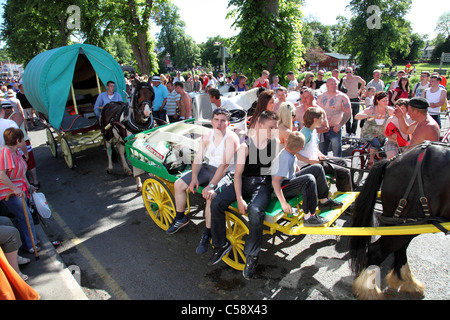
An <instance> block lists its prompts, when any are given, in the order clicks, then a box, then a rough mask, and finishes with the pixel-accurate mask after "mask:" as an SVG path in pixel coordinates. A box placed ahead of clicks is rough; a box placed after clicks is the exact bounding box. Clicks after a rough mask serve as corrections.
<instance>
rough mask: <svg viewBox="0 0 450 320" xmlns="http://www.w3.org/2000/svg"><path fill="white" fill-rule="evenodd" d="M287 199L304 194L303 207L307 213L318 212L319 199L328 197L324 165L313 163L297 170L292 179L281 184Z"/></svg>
mask: <svg viewBox="0 0 450 320" xmlns="http://www.w3.org/2000/svg"><path fill="white" fill-rule="evenodd" d="M281 188H282V190H283V195H284V197H285V198H286V200H288V199H290V198H293V197H295V196H298V195H299V194H300V193H301V194H302V199H303V202H302V209H303V212H304V213H305V214H306V213H314V212H316V207H317V199H326V198H328V191H329V190H328V184H327V180H326V178H325V172H324V170H323V167H322V165H320V164H313V165H311V166H307V167H304V168H302V169H301V170H300V171H298V172H296V173H295V175H294V177H293V178H292V179H291V180H288V181H284V182H283V183H282V185H281Z"/></svg>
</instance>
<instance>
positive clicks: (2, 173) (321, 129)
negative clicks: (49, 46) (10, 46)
mask: <svg viewBox="0 0 450 320" xmlns="http://www.w3.org/2000/svg"><path fill="white" fill-rule="evenodd" d="M324 75H325V72H324V71H323V70H319V71H318V72H317V79H314V78H315V75H314V73H310V72H308V73H306V74H305V77H304V79H303V80H302V81H300V82H299V81H297V79H296V76H295V73H294V72H288V73H287V74H286V78H287V79H288V81H289V84H288V86H287V87H283V86H281V85H280V78H279V76H273V77H272V83H271V82H270V80H269V78H270V74H269V72H268V71H266V70H264V71H263V72H262V73H261V76H260V77H258V78H257V79H256V80H255V81H254V83H253V84H252V85H251V87H252V88H259V89H260V90H259V94H258V98H257V101H256V105H255V106H254V109H253V110H252V114H251V117H249V121H248V131H247V133H246V135H245V137H240V136H238V134H237V133H236V132H234V131H231V130H230V129H229V123H230V110H234V109H240V107H239V106H238V105H236V104H235V103H234V102H233V101H232V100H230V99H227V98H225V97H223V96H222V95H221V91H219V87H226V91H238V92H242V91H247V90H249V89H251V88H250V85H249V84H247V83H246V82H247V80H248V78H247V77H246V76H245V75H243V74H239V75H238V73H237V72H233V73H232V75H231V76H230V77H225V76H224V75H223V74H219V77H218V78H215V77H214V76H213V74H212V73H204V74H201V75H194V76H191V75H190V74H187V76H186V78H184V77H183V76H182V75H181V73H180V72H178V73H177V74H176V76H175V77H173V78H172V77H171V76H170V75H163V74H162V75H160V76H154V77H151V78H145V77H144V78H143V79H141V80H143V81H146V82H149V83H151V84H152V87H153V89H154V92H155V99H154V101H153V114H154V116H155V117H157V118H159V119H161V120H163V121H165V122H170V123H172V122H176V121H180V120H184V119H189V118H192V117H193V114H192V97H191V96H190V95H189V93H190V92H194V93H200V92H201V93H203V92H205V93H208V95H209V98H210V101H211V105H212V106H213V109H214V111H213V116H212V119H211V126H212V129H213V130H212V131H210V132H209V133H207V134H205V136H203V137H202V141H201V143H200V150H198V151H197V153H196V158H195V159H194V163H193V165H192V171H190V172H188V173H186V174H184V175H183V176H182V177H181V178H180V179H178V180H177V181H176V182H175V187H174V189H175V203H176V217H175V219H174V221H173V223H172V224H171V226H170V227H169V229H168V230H167V233H169V234H173V233H175V232H177V231H178V230H180V229H181V228H182V227H184V226H185V225H187V224H188V223H189V218H188V217H187V216H186V215H185V206H186V190H190V191H191V192H196V190H198V188H199V186H202V187H203V192H202V195H203V197H204V198H205V199H206V210H205V218H206V223H205V229H204V232H203V234H202V237H201V239H200V242H199V245H198V247H197V253H199V254H202V253H205V252H206V251H207V250H208V247H209V244H210V242H212V245H213V248H214V250H213V255H212V257H211V259H210V260H209V264H210V265H213V264H216V263H218V262H219V261H220V260H221V259H222V258H223V256H224V255H226V254H227V253H228V252H229V251H230V249H231V244H230V243H229V242H228V240H227V239H226V231H225V230H226V229H225V211H226V210H227V208H228V206H229V205H230V204H232V203H233V202H235V201H236V202H237V206H238V209H239V211H240V212H242V213H244V212H246V213H247V214H248V217H249V236H248V237H247V239H246V243H245V248H244V252H245V254H246V266H245V269H244V271H243V274H244V277H245V278H246V279H251V278H252V277H253V275H254V273H255V268H256V265H257V262H258V257H259V254H260V251H261V247H262V234H263V221H264V215H265V209H266V206H267V205H268V203H269V201H270V199H271V198H272V196H271V195H272V194H275V196H276V197H277V199H278V200H279V202H280V204H281V207H282V209H283V211H284V212H285V213H286V214H288V215H292V214H293V211H294V210H293V208H292V207H291V205H290V204H289V199H291V198H293V197H296V196H297V195H299V194H302V197H303V202H302V204H301V208H302V210H303V213H304V217H303V220H304V224H305V225H306V226H323V225H324V224H326V223H327V222H328V221H327V220H326V219H325V218H323V217H321V216H320V215H318V214H317V212H320V211H323V210H329V209H333V208H339V207H341V206H342V205H343V204H342V203H340V202H337V201H335V200H333V199H331V198H329V196H328V194H329V187H328V184H327V181H326V176H325V175H326V174H333V175H334V177H335V180H336V188H337V190H339V191H344V192H347V191H352V190H353V186H352V182H351V178H350V170H349V169H348V168H347V167H346V162H345V160H344V159H342V143H343V137H344V136H345V135H346V136H347V137H349V138H352V137H355V136H356V133H357V129H358V124H359V127H360V128H361V136H360V138H361V139H363V140H364V141H367V142H368V143H369V144H370V151H371V152H370V159H369V162H368V165H369V167H371V166H372V165H373V163H374V161H376V159H377V157H379V154H378V152H379V151H380V150H381V148H385V151H386V155H387V156H388V157H389V158H392V157H395V156H396V155H397V154H399V153H400V152H402V151H403V150H407V148H408V147H411V146H414V145H417V144H420V143H421V142H423V141H425V140H430V141H438V140H439V137H440V126H441V122H440V114H439V112H440V111H441V108H442V107H443V106H445V107H446V104H447V101H446V97H447V92H446V90H445V88H444V87H443V86H442V85H440V82H441V77H440V75H439V74H435V73H433V74H430V73H429V72H422V74H421V81H420V82H419V83H417V84H416V85H415V86H414V88H411V86H410V83H409V78H408V77H407V76H406V75H405V73H404V72H403V71H399V72H398V79H397V80H396V81H394V82H392V83H391V84H390V87H389V88H386V87H385V84H384V82H383V81H382V80H381V72H380V70H375V71H374V72H373V79H371V81H369V82H368V83H366V81H365V80H364V79H362V78H361V77H359V76H357V75H355V74H353V70H352V68H350V67H347V68H346V69H345V75H344V76H343V77H342V78H341V79H340V78H339V71H338V70H332V76H331V77H329V78H328V79H326V80H325V79H324ZM126 84H127V86H128V87H129V89H132V87H133V82H132V79H128V78H126ZM106 87H107V92H105V93H104V94H101V95H99V97H98V98H97V102H96V104H95V107H94V110H96V111H95V112H96V115H97V116H98V114H99V111H100V110H101V108H102V107H103V106H104V105H105V104H106V103H107V102H108V101H112V100H114V99H121V98H120V97H117V96H116V95H115V84H114V82H108V83H107V86H106ZM2 91H3V92H4V97H2V98H0V100H1V110H0V112H1V118H0V133H1V134H0V153H1V156H0V205H2V207H3V209H5V210H6V211H7V212H8V213H10V214H12V215H13V218H14V220H15V221H16V224H15V226H14V225H12V224H11V220H10V219H3V218H2V219H1V220H0V245H1V247H2V249H3V251H4V252H5V256H6V258H7V259H8V262H9V263H10V265H11V266H12V267H13V269H14V270H16V271H17V272H18V274H19V275H20V276H21V277H22V278H23V279H27V276H26V275H24V274H22V273H21V272H20V269H19V265H20V264H23V263H29V262H30V260H29V259H27V258H24V257H21V256H19V255H18V252H19V251H18V250H19V248H22V249H23V250H26V251H27V252H33V250H34V249H33V247H32V240H33V241H34V243H39V241H38V239H36V238H35V232H34V228H33V225H32V232H31V233H30V232H29V230H28V228H27V226H26V224H25V219H24V212H23V208H22V202H21V199H22V198H23V197H27V196H28V197H29V195H30V194H31V193H32V192H33V191H35V190H37V189H39V187H40V185H39V181H38V179H37V174H36V165H35V162H34V158H33V153H32V148H31V143H30V138H29V136H28V134H27V132H28V130H29V129H32V128H33V127H34V121H33V109H32V106H31V104H30V103H29V102H28V101H27V99H26V97H25V95H24V92H23V88H22V86H21V85H20V84H19V83H17V85H10V86H9V87H2ZM291 91H298V92H299V93H300V99H299V100H298V101H297V102H295V103H292V102H288V101H287V97H288V95H289V93H290V92H291ZM344 131H345V133H344ZM330 149H331V153H332V156H329V155H328V154H329V150H330ZM329 158H332V160H333V161H331V162H329V161H323V160H325V159H329ZM280 164H281V165H280ZM26 209H27V214H28V217H29V219H30V220H32V217H31V213H30V208H29V207H28V206H27V207H26ZM31 237H33V239H31ZM211 240H212V241H211ZM36 250H39V247H36Z"/></svg>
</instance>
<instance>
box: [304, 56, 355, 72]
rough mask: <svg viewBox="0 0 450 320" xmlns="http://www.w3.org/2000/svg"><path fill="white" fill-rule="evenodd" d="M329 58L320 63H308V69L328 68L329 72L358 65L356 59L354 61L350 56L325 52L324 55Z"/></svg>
mask: <svg viewBox="0 0 450 320" xmlns="http://www.w3.org/2000/svg"><path fill="white" fill-rule="evenodd" d="M323 54H324V55H325V56H326V57H327V58H326V59H325V60H323V61H321V62H318V63H311V64H309V63H307V64H306V68H307V69H324V68H326V69H327V70H328V71H331V70H333V69H339V70H341V69H342V68H345V67H354V66H355V65H356V59H352V58H351V56H350V55H345V54H340V53H331V52H324V53H323Z"/></svg>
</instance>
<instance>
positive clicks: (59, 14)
mask: <svg viewBox="0 0 450 320" xmlns="http://www.w3.org/2000/svg"><path fill="white" fill-rule="evenodd" d="M71 4H77V1H72V0H62V1H51V0H42V1H32V0H14V1H10V0H8V1H7V2H6V3H5V4H4V6H3V8H4V12H3V24H2V29H1V36H2V40H4V41H6V45H7V46H6V50H7V52H8V55H9V56H10V57H14V61H16V62H18V63H24V64H26V63H28V61H30V60H31V59H32V58H33V57H34V56H35V55H37V54H38V53H40V52H42V51H44V50H48V49H52V48H56V47H60V46H64V45H66V44H67V42H68V40H69V36H70V34H71V31H70V30H68V29H67V28H66V21H67V18H68V16H69V14H67V13H66V10H67V7H68V6H69V5H71Z"/></svg>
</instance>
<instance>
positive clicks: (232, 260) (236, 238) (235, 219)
mask: <svg viewBox="0 0 450 320" xmlns="http://www.w3.org/2000/svg"><path fill="white" fill-rule="evenodd" d="M225 220H226V228H227V239H228V241H229V242H230V243H231V246H232V249H231V251H230V252H229V253H228V254H227V255H225V256H224V257H223V258H222V260H223V261H224V262H225V263H226V264H227V265H229V266H230V267H232V268H233V269H236V270H244V268H245V254H244V245H245V239H246V237H247V236H248V234H249V230H248V226H247V221H245V220H244V218H243V217H242V216H241V215H240V214H239V213H231V212H229V211H226V212H225Z"/></svg>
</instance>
